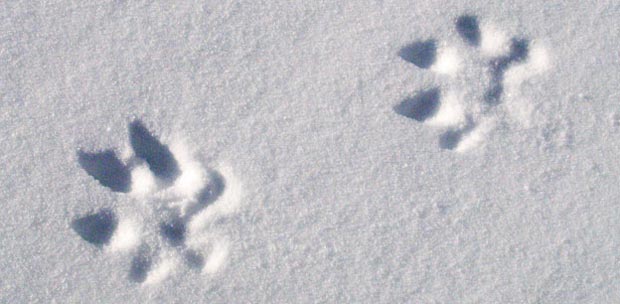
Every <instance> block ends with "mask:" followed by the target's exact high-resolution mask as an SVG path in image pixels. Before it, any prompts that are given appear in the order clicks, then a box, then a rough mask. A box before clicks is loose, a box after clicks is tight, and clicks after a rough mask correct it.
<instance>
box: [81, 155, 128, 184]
mask: <svg viewBox="0 0 620 304" xmlns="http://www.w3.org/2000/svg"><path fill="white" fill-rule="evenodd" d="M78 162H79V163H80V165H81V166H82V168H84V170H85V171H86V172H87V173H88V175H90V176H92V177H93V178H95V179H96V180H97V181H99V183H101V184H102V185H103V186H105V187H108V188H110V189H111V190H112V191H114V192H125V193H126V192H129V191H130V188H131V174H130V172H129V170H128V169H127V167H125V164H123V163H122V162H121V161H120V160H119V159H118V157H116V153H115V152H114V151H113V150H106V151H103V152H98V153H88V152H84V151H81V150H80V151H78Z"/></svg>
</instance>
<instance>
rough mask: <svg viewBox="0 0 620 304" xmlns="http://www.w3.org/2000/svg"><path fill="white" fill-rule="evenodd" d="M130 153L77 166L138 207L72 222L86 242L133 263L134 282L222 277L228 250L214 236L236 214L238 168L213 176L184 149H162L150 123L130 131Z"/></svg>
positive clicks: (81, 157)
mask: <svg viewBox="0 0 620 304" xmlns="http://www.w3.org/2000/svg"><path fill="white" fill-rule="evenodd" d="M129 146H130V147H131V149H130V152H128V153H127V155H126V156H125V157H122V158H121V157H119V156H118V155H117V153H116V152H115V150H112V149H110V150H105V151H99V152H86V151H83V150H79V151H78V153H77V159H78V162H79V164H80V166H81V167H82V168H83V169H84V170H85V171H86V173H87V174H88V175H90V176H91V177H93V178H94V179H95V180H97V181H98V182H99V184H101V185H102V186H105V187H107V188H108V189H110V190H111V191H113V192H116V193H118V195H122V196H126V197H127V198H129V201H131V202H133V204H131V206H117V207H116V208H101V209H99V210H96V211H92V212H90V213H88V214H86V215H82V216H78V217H76V218H75V219H73V220H72V221H71V227H72V229H73V230H74V231H75V232H76V233H77V234H78V235H79V236H80V237H81V238H82V239H83V240H85V241H86V242H88V243H90V244H92V245H93V246H96V247H97V248H101V249H105V251H106V252H108V253H114V254H118V255H119V256H129V257H130V259H128V266H127V267H128V271H127V273H128V274H127V277H128V279H129V280H130V281H132V282H136V283H143V284H154V283H158V282H161V281H162V280H164V279H165V278H167V277H168V276H170V275H171V274H173V273H175V272H179V271H181V270H180V269H182V267H179V266H180V265H186V266H187V267H186V269H190V270H198V271H200V272H201V273H215V272H217V271H218V270H219V269H220V268H221V267H222V266H223V265H224V263H225V261H226V257H227V254H228V243H227V242H226V239H225V238H223V237H222V236H218V235H216V234H214V233H210V232H209V231H207V230H208V229H206V228H207V227H210V225H211V224H213V223H214V221H215V220H216V219H218V218H219V217H221V216H223V215H225V214H228V213H230V212H234V210H235V207H236V205H237V204H238V202H239V200H240V185H239V183H238V181H237V180H236V178H235V177H234V175H233V174H232V173H231V171H230V169H228V168H227V167H223V168H221V170H220V171H216V170H206V169H205V168H204V167H203V166H202V164H201V163H200V162H198V161H196V160H194V159H193V158H192V155H191V153H189V152H188V150H187V149H186V148H185V146H184V145H182V144H175V145H172V146H171V147H169V146H167V145H164V144H162V143H161V142H160V141H159V140H158V139H157V138H156V137H155V136H154V135H153V134H151V133H150V132H149V130H148V129H147V128H146V127H145V126H144V124H143V123H142V122H141V121H139V120H134V121H133V122H131V123H130V124H129Z"/></svg>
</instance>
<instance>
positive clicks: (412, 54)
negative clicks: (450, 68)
mask: <svg viewBox="0 0 620 304" xmlns="http://www.w3.org/2000/svg"><path fill="white" fill-rule="evenodd" d="M399 54H400V57H401V58H402V59H404V60H405V61H408V62H411V63H413V64H415V65H416V66H418V67H419V68H422V69H428V68H430V67H431V66H432V65H433V63H435V60H436V58H437V43H436V42H435V40H426V41H416V42H414V43H412V44H410V45H407V46H405V47H404V48H402V49H401V50H400V53H399Z"/></svg>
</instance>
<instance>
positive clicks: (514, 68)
mask: <svg viewBox="0 0 620 304" xmlns="http://www.w3.org/2000/svg"><path fill="white" fill-rule="evenodd" d="M455 30H456V32H457V33H458V35H459V36H460V37H461V38H462V40H463V42H464V43H462V46H461V47H460V49H459V48H457V47H453V46H449V45H447V44H440V43H439V42H438V41H437V40H435V39H422V40H418V41H415V42H413V43H411V44H409V45H406V46H405V47H403V48H402V49H401V50H400V52H399V56H400V57H401V58H402V59H403V60H405V61H407V62H409V63H412V64H414V65H415V66H417V67H418V68H420V69H423V70H429V71H432V72H434V73H435V74H436V75H438V76H439V77H445V78H448V79H449V80H450V82H451V85H450V87H449V89H444V88H442V87H441V86H435V87H432V88H427V89H421V90H420V91H419V92H417V93H416V94H414V95H413V96H411V97H408V98H406V99H404V100H403V101H401V102H400V103H399V104H398V105H396V106H395V107H394V111H395V112H396V113H397V114H400V115H402V116H405V117H408V118H411V119H413V120H415V121H417V122H420V123H423V124H426V125H430V126H435V127H439V128H441V129H443V134H441V135H440V136H439V140H438V141H439V147H440V148H442V149H446V150H454V151H457V152H464V151H467V150H470V149H472V148H475V147H477V146H479V145H480V144H482V143H484V141H485V139H486V137H487V135H488V133H489V132H490V131H491V130H492V129H493V127H494V125H495V124H496V123H497V120H498V119H499V118H500V117H502V116H503V115H502V114H501V113H502V112H506V113H507V114H508V115H509V117H511V118H513V119H514V120H516V121H518V122H519V123H521V124H524V125H528V124H529V122H530V116H531V113H532V111H533V105H532V104H531V103H530V102H528V100H527V98H525V96H524V94H522V93H521V86H522V85H523V84H524V83H527V82H528V81H529V80H530V79H531V78H532V77H534V76H536V75H539V74H541V73H543V72H545V71H547V70H548V69H549V68H550V62H549V56H548V54H547V50H546V49H545V48H544V47H543V46H541V45H540V43H537V42H536V41H530V40H528V39H523V38H512V39H508V37H507V36H506V34H505V33H504V32H502V31H500V30H498V29H497V28H496V27H494V26H493V25H492V24H480V22H479V20H478V17H476V16H470V15H463V16H460V17H458V18H457V20H456V21H455ZM472 50H473V51H474V52H473V54H472V55H473V56H475V58H474V59H473V60H472V62H473V63H474V66H470V67H467V69H463V68H462V67H461V65H462V63H463V60H462V59H461V54H462V53H467V52H471V51H472ZM478 70H479V71H480V73H476V72H477V71H478ZM471 74H475V75H474V76H472V75H471ZM442 79H443V78H442ZM484 79H487V80H486V83H487V84H486V85H484V87H485V88H484V89H483V88H480V87H477V84H478V83H484V82H485V81H484Z"/></svg>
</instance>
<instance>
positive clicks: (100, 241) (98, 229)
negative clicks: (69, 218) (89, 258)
mask: <svg viewBox="0 0 620 304" xmlns="http://www.w3.org/2000/svg"><path fill="white" fill-rule="evenodd" d="M117 225H118V220H117V219H116V215H114V212H113V211H112V210H110V209H102V210H100V211H99V212H97V213H94V214H90V215H87V216H85V217H82V218H78V219H75V220H73V222H72V223H71V227H72V228H73V230H75V232H76V233H77V234H78V235H79V236H81V237H82V238H83V239H84V240H85V241H87V242H89V243H91V244H93V245H97V246H102V245H105V244H107V243H108V242H109V241H110V239H111V238H112V234H114V230H116V227H117Z"/></svg>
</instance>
